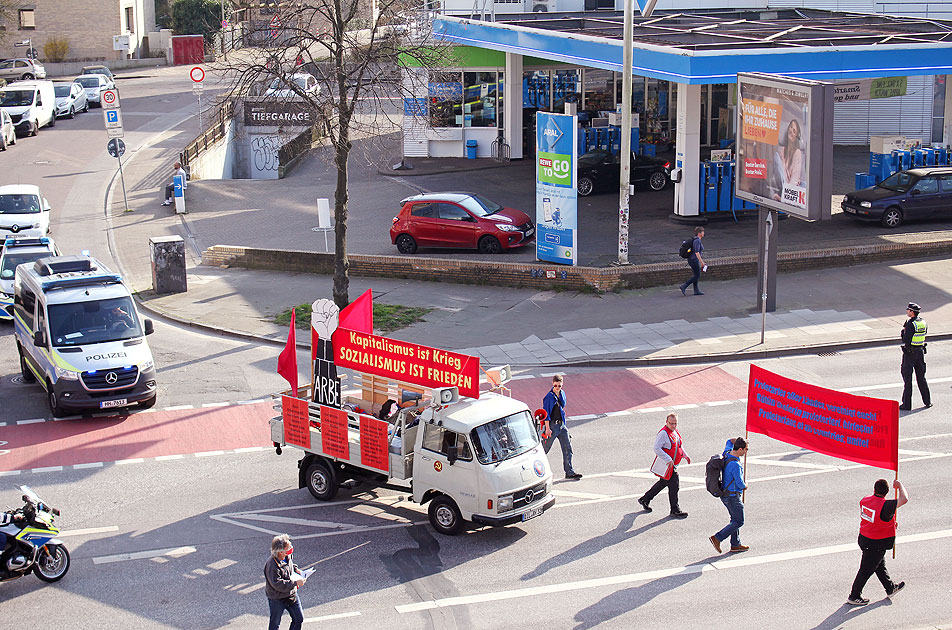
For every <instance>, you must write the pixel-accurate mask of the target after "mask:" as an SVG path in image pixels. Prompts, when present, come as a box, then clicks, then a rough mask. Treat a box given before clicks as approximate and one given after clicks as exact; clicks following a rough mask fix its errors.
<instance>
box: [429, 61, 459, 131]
mask: <svg viewBox="0 0 952 630" xmlns="http://www.w3.org/2000/svg"><path fill="white" fill-rule="evenodd" d="M429 99H430V125H431V126H432V127H462V126H463V82H462V73H461V72H435V73H433V74H432V75H430V85H429Z"/></svg>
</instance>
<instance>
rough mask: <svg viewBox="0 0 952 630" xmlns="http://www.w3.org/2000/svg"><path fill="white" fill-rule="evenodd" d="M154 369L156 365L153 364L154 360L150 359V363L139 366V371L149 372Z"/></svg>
mask: <svg viewBox="0 0 952 630" xmlns="http://www.w3.org/2000/svg"><path fill="white" fill-rule="evenodd" d="M153 367H155V363H153V362H152V359H149V360H148V361H146V362H144V363H140V364H139V371H140V372H148V371H149V370H151V369H152V368H153Z"/></svg>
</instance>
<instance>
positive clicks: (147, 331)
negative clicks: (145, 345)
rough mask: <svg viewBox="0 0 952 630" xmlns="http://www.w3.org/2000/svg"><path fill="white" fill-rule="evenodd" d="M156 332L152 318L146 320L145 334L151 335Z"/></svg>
mask: <svg viewBox="0 0 952 630" xmlns="http://www.w3.org/2000/svg"><path fill="white" fill-rule="evenodd" d="M154 332H155V326H154V325H153V324H152V320H151V319H147V320H145V334H147V335H151V334H152V333H154Z"/></svg>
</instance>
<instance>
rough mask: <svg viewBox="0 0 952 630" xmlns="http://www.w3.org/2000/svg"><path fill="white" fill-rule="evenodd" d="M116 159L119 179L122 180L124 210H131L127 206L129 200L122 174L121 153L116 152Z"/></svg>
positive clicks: (124, 178)
mask: <svg viewBox="0 0 952 630" xmlns="http://www.w3.org/2000/svg"><path fill="white" fill-rule="evenodd" d="M116 159H117V160H119V181H120V182H122V203H123V204H124V205H125V209H126V212H132V209H131V208H129V200H128V199H127V198H126V177H125V175H123V174H122V154H121V153H117V154H116Z"/></svg>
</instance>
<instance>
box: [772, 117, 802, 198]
mask: <svg viewBox="0 0 952 630" xmlns="http://www.w3.org/2000/svg"><path fill="white" fill-rule="evenodd" d="M778 145H779V148H778V149H777V152H776V153H775V154H774V170H775V172H779V173H780V176H781V181H782V185H785V186H802V185H803V134H802V133H801V130H800V123H799V122H798V121H797V119H796V118H791V119H790V123H789V124H788V125H787V131H786V133H784V134H783V136H781V138H780V140H779V142H778ZM778 188H779V187H778ZM773 198H774V199H776V200H777V201H780V194H779V192H774V194H773Z"/></svg>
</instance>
